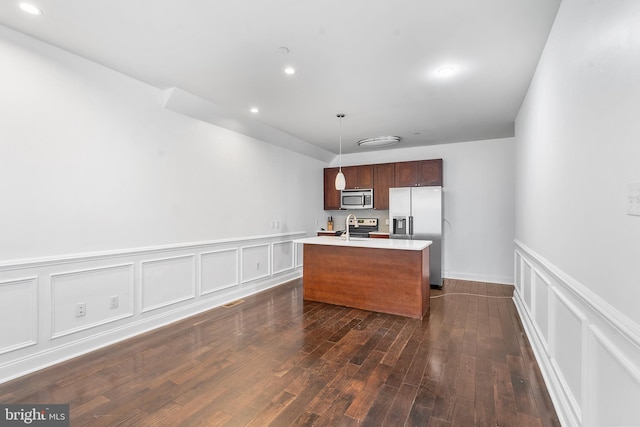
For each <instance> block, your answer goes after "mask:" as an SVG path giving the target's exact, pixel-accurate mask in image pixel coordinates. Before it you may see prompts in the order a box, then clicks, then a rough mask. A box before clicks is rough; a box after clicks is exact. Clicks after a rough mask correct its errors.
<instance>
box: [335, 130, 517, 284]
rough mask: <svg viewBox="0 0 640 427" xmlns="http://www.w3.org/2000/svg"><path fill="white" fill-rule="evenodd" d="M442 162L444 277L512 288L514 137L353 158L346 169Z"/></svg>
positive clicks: (347, 159) (345, 163)
mask: <svg viewBox="0 0 640 427" xmlns="http://www.w3.org/2000/svg"><path fill="white" fill-rule="evenodd" d="M437 158H442V159H443V168H444V178H443V179H444V187H443V189H444V217H445V219H446V222H445V225H444V237H445V241H444V243H443V244H444V276H445V277H449V278H457V279H465V280H475V281H484V282H493V283H508V284H513V249H514V246H513V238H514V227H515V225H514V180H515V171H514V160H515V141H514V139H513V138H503V139H494V140H486V141H470V142H460V143H455V144H441V145H434V146H428V147H420V148H405V149H391V150H384V151H375V152H363V153H357V154H349V155H345V156H343V159H342V164H343V166H349V165H356V164H369V163H386V162H399V161H407V160H420V159H437ZM337 162H338V160H334V162H333V164H332V166H337V165H338V164H337ZM385 213H386V214H387V216H388V212H386V211H385Z"/></svg>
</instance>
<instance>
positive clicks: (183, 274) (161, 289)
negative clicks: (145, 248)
mask: <svg viewBox="0 0 640 427" xmlns="http://www.w3.org/2000/svg"><path fill="white" fill-rule="evenodd" d="M140 266H141V268H140V292H141V297H140V311H141V312H142V313H146V312H148V311H152V310H157V309H159V308H163V307H166V306H169V305H172V304H177V303H179V302H183V301H187V300H189V299H192V298H195V297H196V271H195V270H196V255H195V254H187V255H178V256H172V257H167V258H158V259H152V260H145V261H142V262H140Z"/></svg>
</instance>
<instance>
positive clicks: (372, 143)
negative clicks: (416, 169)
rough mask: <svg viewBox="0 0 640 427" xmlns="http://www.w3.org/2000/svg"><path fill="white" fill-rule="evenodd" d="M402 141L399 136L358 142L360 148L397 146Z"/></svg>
mask: <svg viewBox="0 0 640 427" xmlns="http://www.w3.org/2000/svg"><path fill="white" fill-rule="evenodd" d="M398 141H400V137H399V136H377V137H375V138H365V139H361V140H360V141H358V146H360V147H386V146H388V145H393V144H397V143H398Z"/></svg>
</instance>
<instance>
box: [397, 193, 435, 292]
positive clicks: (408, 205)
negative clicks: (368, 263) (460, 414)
mask: <svg viewBox="0 0 640 427" xmlns="http://www.w3.org/2000/svg"><path fill="white" fill-rule="evenodd" d="M442 201H443V197H442V187H402V188H390V189H389V219H390V224H389V237H390V238H392V239H414V240H431V241H432V242H433V244H432V245H431V246H430V247H429V275H430V282H431V286H435V287H438V288H441V287H442V283H443V281H442Z"/></svg>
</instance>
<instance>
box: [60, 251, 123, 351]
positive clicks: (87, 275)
mask: <svg viewBox="0 0 640 427" xmlns="http://www.w3.org/2000/svg"><path fill="white" fill-rule="evenodd" d="M133 268H134V264H133V263H127V264H120V265H108V266H102V267H96V268H87V269H81V270H74V271H67V272H62V273H55V274H52V275H51V276H50V278H49V283H50V287H51V339H56V338H60V337H63V336H65V335H69V334H73V333H76V332H80V331H84V330H87V329H91V328H95V327H96V326H100V325H103V324H106V323H110V322H115V321H117V320H120V319H124V318H126V317H130V316H133V292H134V279H133ZM112 295H117V296H118V297H122V298H119V300H121V302H120V303H119V305H118V309H111V308H110V306H109V304H108V301H109V297H110V296H112ZM81 302H83V303H85V304H87V314H86V315H85V316H83V317H76V316H75V305H76V304H78V303H81ZM122 308H124V310H123V309H122Z"/></svg>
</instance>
